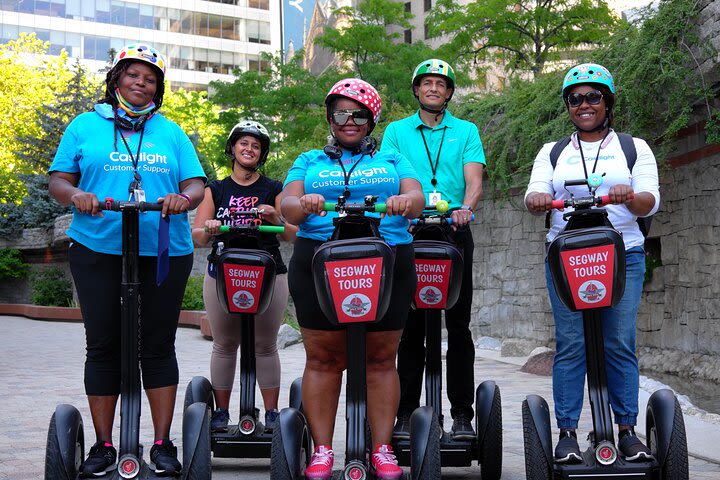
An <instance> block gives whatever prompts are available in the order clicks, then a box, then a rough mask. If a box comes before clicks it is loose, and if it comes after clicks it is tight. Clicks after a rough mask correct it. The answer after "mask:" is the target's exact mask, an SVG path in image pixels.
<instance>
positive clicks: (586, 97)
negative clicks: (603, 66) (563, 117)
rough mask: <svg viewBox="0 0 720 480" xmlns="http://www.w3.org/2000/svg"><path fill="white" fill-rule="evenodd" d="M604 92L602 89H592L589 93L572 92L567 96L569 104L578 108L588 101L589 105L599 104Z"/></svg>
mask: <svg viewBox="0 0 720 480" xmlns="http://www.w3.org/2000/svg"><path fill="white" fill-rule="evenodd" d="M602 98H603V94H602V92H601V91H600V90H590V91H589V92H587V93H571V94H570V95H568V97H567V104H568V105H569V106H571V107H573V108H577V107H579V106H580V105H582V104H583V102H587V103H588V105H598V104H599V103H600V100H602Z"/></svg>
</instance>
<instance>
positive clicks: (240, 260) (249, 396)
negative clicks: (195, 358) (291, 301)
mask: <svg viewBox="0 0 720 480" xmlns="http://www.w3.org/2000/svg"><path fill="white" fill-rule="evenodd" d="M234 215H237V216H242V217H243V218H244V219H246V220H249V221H250V223H248V224H244V225H238V226H221V227H220V232H222V233H232V234H233V246H232V248H225V245H224V244H223V242H219V244H218V246H217V248H216V251H215V252H214V253H213V255H214V258H212V259H211V260H212V262H213V263H214V264H215V265H216V274H217V296H218V299H219V300H220V304H221V305H222V307H223V309H224V310H225V312H226V313H229V314H235V315H237V319H238V322H239V323H240V331H241V336H242V338H241V341H240V395H239V397H240V409H239V421H238V423H237V425H232V424H231V425H229V426H228V429H227V431H226V432H210V430H209V428H210V426H209V425H208V435H209V436H210V443H211V449H212V452H213V455H214V456H215V457H219V458H270V456H271V445H272V433H270V432H267V431H266V430H265V426H264V425H263V424H262V422H260V420H259V413H260V411H259V410H258V409H257V408H255V383H256V368H255V315H260V314H262V313H264V312H265V311H266V310H267V308H268V307H269V305H270V303H271V301H272V296H273V289H274V287H275V276H276V270H277V266H276V264H275V260H274V259H273V257H272V255H271V254H269V253H268V252H266V251H265V250H261V249H260V243H259V236H258V235H259V234H260V233H282V232H283V231H284V229H285V228H284V227H282V226H275V225H259V224H257V225H256V223H259V221H261V215H262V210H257V209H253V210H249V211H242V212H235V213H234ZM256 221H257V222H256ZM195 402H203V403H205V404H206V405H207V406H208V409H209V411H212V410H213V409H214V398H213V388H212V385H211V384H210V381H209V380H208V379H207V378H205V377H202V376H197V377H194V378H193V379H192V380H191V381H190V383H189V384H188V386H187V389H186V390H185V402H184V405H185V408H188V407H189V406H191V405H192V404H193V403H195Z"/></svg>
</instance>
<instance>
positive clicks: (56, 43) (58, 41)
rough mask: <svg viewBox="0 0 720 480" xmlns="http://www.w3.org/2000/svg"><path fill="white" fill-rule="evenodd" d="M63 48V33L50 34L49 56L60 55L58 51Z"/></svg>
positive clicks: (52, 32) (55, 31)
mask: <svg viewBox="0 0 720 480" xmlns="http://www.w3.org/2000/svg"><path fill="white" fill-rule="evenodd" d="M63 48H65V32H58V31H57V30H53V31H51V32H50V50H49V52H48V53H50V55H60V50H62V49H63Z"/></svg>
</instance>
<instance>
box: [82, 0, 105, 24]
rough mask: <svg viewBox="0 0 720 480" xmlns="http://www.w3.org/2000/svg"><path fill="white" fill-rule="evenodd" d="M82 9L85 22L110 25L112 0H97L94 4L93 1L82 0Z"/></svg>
mask: <svg viewBox="0 0 720 480" xmlns="http://www.w3.org/2000/svg"><path fill="white" fill-rule="evenodd" d="M80 8H81V10H82V14H81V15H82V18H83V19H84V20H97V21H98V22H105V23H110V0H95V1H94V2H93V1H92V0H89V1H87V0H81V1H80ZM103 14H104V15H103ZM98 15H100V17H98Z"/></svg>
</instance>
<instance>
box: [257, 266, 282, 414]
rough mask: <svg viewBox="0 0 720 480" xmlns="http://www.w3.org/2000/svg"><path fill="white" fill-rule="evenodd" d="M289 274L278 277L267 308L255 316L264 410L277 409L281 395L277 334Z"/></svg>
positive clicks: (258, 365) (258, 372) (259, 377)
mask: <svg viewBox="0 0 720 480" xmlns="http://www.w3.org/2000/svg"><path fill="white" fill-rule="evenodd" d="M288 295H289V293H288V280H287V275H286V274H282V275H278V276H277V277H276V278H275V290H274V291H273V298H272V302H271V303H270V306H269V307H268V309H267V311H266V312H265V313H263V314H262V315H258V316H257V317H255V359H256V363H257V365H256V366H257V382H258V385H259V387H260V394H261V395H262V397H263V403H264V405H265V411H272V410H277V408H278V398H279V395H280V356H279V355H278V349H277V336H278V331H279V330H280V325H282V323H283V319H284V318H285V309H286V308H287V303H288Z"/></svg>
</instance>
